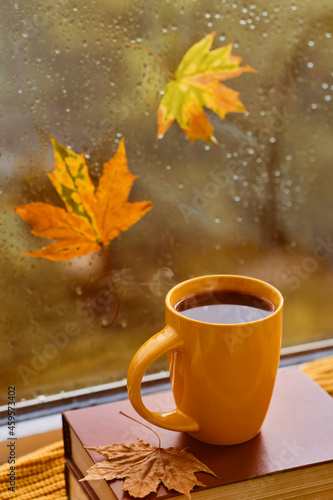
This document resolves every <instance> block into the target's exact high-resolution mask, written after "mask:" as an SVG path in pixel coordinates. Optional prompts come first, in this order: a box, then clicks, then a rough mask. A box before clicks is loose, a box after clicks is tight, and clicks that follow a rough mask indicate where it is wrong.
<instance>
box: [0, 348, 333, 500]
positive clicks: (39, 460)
mask: <svg viewBox="0 0 333 500" xmlns="http://www.w3.org/2000/svg"><path fill="white" fill-rule="evenodd" d="M302 369H303V370H304V371H305V372H306V373H307V374H308V375H309V376H310V377H311V378H312V379H313V380H315V381H316V382H317V383H318V384H319V385H320V386H321V387H323V389H325V390H326V391H327V392H328V393H329V394H331V396H333V356H330V357H328V358H324V359H319V360H317V361H312V362H311V363H307V364H306V365H303V366H302ZM64 464H65V458H64V446H63V442H62V441H59V442H57V443H54V444H52V445H49V446H45V447H44V448H40V449H39V450H37V451H35V452H33V453H30V454H29V455H25V456H24V457H22V458H20V459H18V460H17V462H16V488H15V493H13V492H12V491H9V490H8V486H9V484H8V472H9V470H8V467H9V466H8V464H4V465H1V466H0V498H1V500H12V499H13V498H15V500H66V499H67V496H66V488H65V476H64Z"/></svg>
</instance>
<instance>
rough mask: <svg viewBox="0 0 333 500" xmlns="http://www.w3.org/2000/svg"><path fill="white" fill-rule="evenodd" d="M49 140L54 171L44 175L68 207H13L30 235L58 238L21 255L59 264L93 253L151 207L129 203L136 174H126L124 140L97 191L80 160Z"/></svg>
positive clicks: (145, 203) (47, 205) (71, 152)
mask: <svg viewBox="0 0 333 500" xmlns="http://www.w3.org/2000/svg"><path fill="white" fill-rule="evenodd" d="M51 141H52V143H53V147H54V154H55V170H54V172H53V173H52V174H49V176H48V177H49V178H50V180H51V182H52V184H53V186H54V187H55V189H56V190H57V192H58V194H59V196H60V197H61V199H62V201H63V202H64V204H65V207H66V209H64V208H59V207H54V206H53V205H49V204H47V203H30V204H28V205H21V206H20V207H17V208H16V209H15V210H16V212H17V213H18V214H19V215H20V216H21V217H22V218H23V219H24V220H25V221H26V222H28V223H29V224H30V225H31V226H33V229H32V231H31V232H32V233H33V234H35V235H36V236H40V237H43V238H49V239H51V240H56V243H52V244H50V245H49V246H46V247H44V248H42V249H41V250H37V251H35V252H30V253H24V255H29V256H30V257H44V258H46V259H50V260H55V261H59V260H60V261H62V260H68V259H72V258H73V257H80V256H82V255H86V254H88V253H91V252H97V251H99V250H101V249H102V248H104V247H105V246H106V245H107V244H108V243H110V241H111V240H113V239H114V238H116V237H117V236H118V235H119V234H120V233H121V232H123V231H126V230H127V229H128V228H130V227H131V226H132V225H133V224H134V223H135V222H137V221H138V220H140V219H141V217H143V215H144V214H145V213H146V212H148V210H150V209H151V207H152V205H151V202H150V201H141V202H137V203H129V202H128V201H127V200H128V196H129V193H130V191H131V188H132V184H133V181H134V179H136V178H137V176H136V175H133V174H132V173H131V172H130V171H129V170H128V167H127V159H126V152H125V146H124V141H123V139H122V140H121V142H120V144H119V147H118V150H117V152H116V154H115V156H114V157H113V158H112V159H111V160H109V161H108V162H106V163H105V164H104V165H103V175H102V177H101V178H100V181H99V185H98V187H97V189H95V186H94V184H93V183H92V181H91V179H90V176H89V172H88V168H87V165H86V163H85V160H84V156H83V155H79V154H76V153H74V152H73V151H71V150H69V149H66V148H65V147H64V146H62V145H61V144H60V143H59V142H57V141H56V140H55V139H51Z"/></svg>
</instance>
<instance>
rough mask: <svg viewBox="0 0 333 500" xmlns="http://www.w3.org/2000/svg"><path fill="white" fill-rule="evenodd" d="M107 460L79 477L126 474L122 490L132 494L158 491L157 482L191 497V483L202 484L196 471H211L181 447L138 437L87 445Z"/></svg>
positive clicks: (147, 493)
mask: <svg viewBox="0 0 333 500" xmlns="http://www.w3.org/2000/svg"><path fill="white" fill-rule="evenodd" d="M87 449H88V450H92V451H97V452H98V453H100V454H101V455H103V456H104V457H106V460H103V461H102V462H97V463H96V464H94V465H92V466H91V467H90V468H89V469H88V471H87V475H86V476H85V478H84V479H81V481H94V480H97V479H106V480H109V481H111V480H112V479H123V478H125V482H124V487H123V490H125V491H128V493H129V494H130V495H131V496H133V497H135V498H143V497H145V496H146V495H149V493H151V492H154V491H157V487H158V485H159V484H160V482H163V484H164V485H165V486H166V487H167V488H168V489H169V490H176V491H178V492H179V493H183V494H185V495H186V496H187V497H188V498H191V495H190V491H191V490H192V489H193V488H194V486H205V485H204V484H203V483H202V482H201V481H198V479H197V478H196V476H195V474H194V473H195V472H200V471H202V472H207V473H208V474H213V475H214V476H216V475H215V474H214V472H212V471H211V470H210V469H209V468H208V467H207V466H206V465H205V464H203V463H202V462H200V460H198V459H197V458H195V457H194V455H192V453H189V452H187V451H186V450H185V449H184V448H161V447H157V446H152V445H151V444H148V443H145V442H144V441H142V440H141V439H138V442H137V443H116V444H113V445H109V446H94V447H87Z"/></svg>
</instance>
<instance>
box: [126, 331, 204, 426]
mask: <svg viewBox="0 0 333 500" xmlns="http://www.w3.org/2000/svg"><path fill="white" fill-rule="evenodd" d="M184 347H185V342H184V340H183V339H182V338H181V337H180V336H179V335H178V334H177V332H176V331H175V330H174V329H173V328H172V327H171V326H166V327H165V328H163V330H161V331H160V332H159V333H156V335H154V336H153V337H151V338H150V339H149V340H147V342H146V343H145V344H143V345H142V346H141V347H140V349H139V350H138V351H137V353H136V354H135V355H134V358H133V359H132V361H131V364H130V367H129V370H128V374H127V391H128V397H129V399H130V401H131V403H132V406H133V407H134V409H135V410H136V411H137V413H138V414H139V415H140V416H141V417H143V418H144V419H145V420H147V421H148V422H150V423H151V424H154V425H157V426H158V427H162V428H164V429H169V430H172V431H184V432H196V431H198V430H199V425H198V424H197V422H195V420H194V419H193V418H191V417H189V416H188V415H186V414H185V413H183V412H182V411H181V410H180V409H179V408H176V409H175V410H172V411H168V412H156V411H150V410H148V408H147V407H146V406H145V405H144V404H143V401H142V397H141V382H142V377H143V375H144V374H145V372H146V370H147V368H148V367H149V366H150V365H151V364H152V363H153V361H155V360H156V359H157V358H159V357H160V356H162V355H163V354H166V353H167V352H169V351H173V350H176V349H183V348H184Z"/></svg>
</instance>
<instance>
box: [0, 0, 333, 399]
mask: <svg viewBox="0 0 333 500" xmlns="http://www.w3.org/2000/svg"><path fill="white" fill-rule="evenodd" d="M328 4H329V2H327V1H325V0H319V1H318V2H316V7H315V9H313V2H311V1H310V0H302V1H301V0H297V1H296V0H295V1H289V0H282V1H280V2H278V3H274V2H273V3H267V2H266V1H264V0H259V1H256V2H255V3H251V2H245V1H238V0H230V1H229V0H222V1H219V2H215V1H209V0H208V1H207V0H206V1H201V0H179V1H175V2H173V1H170V0H163V1H161V0H151V1H146V0H137V1H136V2H132V1H128V0H123V1H122V2H118V1H115V0H108V1H107V2H106V1H104V0H94V1H89V2H88V1H81V2H76V1H73V0H58V1H52V2H51V1H49V0H47V1H40V0H38V1H32V0H25V1H24V2H23V1H19V0H18V1H17V2H15V1H9V0H5V1H3V2H2V7H1V19H0V23H1V24H0V43H1V64H0V88H1V92H0V99H1V116H0V122H1V123H0V155H1V157H0V162H1V168H0V193H1V194H0V200H1V205H0V224H1V231H0V240H1V244H0V255H1V258H0V270H1V289H0V308H1V315H0V325H1V328H0V341H1V347H2V349H1V355H0V356H1V372H2V374H1V377H0V380H1V386H2V387H1V390H2V394H5V391H6V389H7V386H8V385H11V386H13V385H15V386H16V387H17V396H18V399H22V398H26V399H27V398H33V397H36V396H38V395H41V394H54V393H58V392H61V391H68V390H73V389H80V388H83V387H88V386H92V385H97V384H102V383H107V382H111V381H116V380H120V379H123V378H124V377H126V373H127V369H128V365H129V362H130V360H131V358H132V356H133V355H134V353H135V351H136V350H137V348H138V347H139V346H140V345H141V344H142V343H143V342H144V341H145V340H146V339H148V338H149V337H150V336H151V335H152V334H154V333H156V332H157V331H158V330H159V329H161V328H162V326H163V324H164V296H165V294H166V292H167V291H168V290H169V289H170V288H171V287H172V286H173V285H174V284H176V283H177V282H180V281H183V280H185V279H188V278H190V277H194V276H198V275H203V274H210V273H211V274H213V273H219V274H223V273H227V274H241V275H247V276H253V277H257V278H260V279H263V280H265V281H268V282H270V283H272V284H273V285H275V286H276V287H277V288H279V289H280V290H281V292H282V293H283V295H284V297H285V316H284V334H283V346H292V345H298V344H301V343H307V342H312V341H316V340H323V339H327V338H331V337H332V325H333V310H332V291H333V267H332V264H333V233H332V231H333V229H332V228H333V212H332V185H333V169H332V160H331V158H332V95H333V93H332V89H333V79H332V75H333V74H332V64H331V62H332V21H333V19H332V9H331V8H330V7H329V6H328ZM213 32H215V37H214V40H213V44H212V49H217V48H219V47H222V46H226V45H228V44H231V43H232V44H233V45H232V54H233V55H234V56H236V57H240V58H242V65H244V66H246V65H248V66H251V67H252V68H254V69H255V72H250V71H249V72H243V73H242V74H240V75H239V76H237V77H235V78H230V79H227V80H225V81H224V82H223V84H225V85H226V86H227V87H228V88H231V89H233V90H234V91H236V92H239V97H240V100H241V102H242V104H243V105H244V107H245V108H246V112H242V113H235V112H230V113H227V114H226V116H225V119H222V118H221V117H220V116H218V115H217V114H216V113H214V112H213V111H211V110H208V109H205V113H206V116H207V117H208V119H209V121H210V123H211V125H212V127H213V128H214V137H215V138H216V141H218V143H219V146H217V145H215V144H213V143H210V142H207V141H204V140H200V139H199V140H195V141H194V142H193V144H191V141H190V140H189V138H188V137H187V135H186V133H185V132H184V131H183V130H182V129H181V128H180V127H179V125H178V124H177V123H175V122H174V123H172V125H171V126H170V127H169V129H168V130H167V131H166V132H165V134H164V136H163V138H160V139H157V110H158V107H159V104H160V102H161V99H162V97H163V93H164V89H165V86H166V84H167V83H168V82H169V81H170V76H169V74H168V72H169V73H171V75H173V74H174V73H175V71H176V69H177V66H178V65H179V63H180V61H181V59H182V58H183V56H184V54H185V53H186V52H187V51H188V50H189V48H190V47H191V46H192V45H193V44H194V43H197V42H198V41H200V40H201V39H203V37H205V36H207V35H209V34H210V33H213ZM137 46H141V47H144V48H145V49H147V50H140V48H138V47H137ZM153 53H154V54H155V55H154V54H153ZM157 56H158V57H157ZM161 60H162V61H163V63H162V61H161ZM166 68H168V71H167V70H166ZM50 137H53V138H55V139H56V140H57V141H59V143H60V144H62V145H63V146H65V147H66V148H68V149H70V150H72V151H74V152H76V153H80V154H83V155H84V159H85V161H86V164H87V166H88V170H89V175H90V178H91V180H92V183H93V184H94V186H95V187H97V186H98V183H99V181H100V179H101V177H102V174H103V164H104V163H105V162H107V161H108V160H109V159H111V158H112V157H113V156H114V155H115V153H116V151H117V148H118V146H119V144H120V143H121V139H122V138H123V139H124V143H125V148H126V154H127V161H128V168H129V170H130V172H132V173H133V174H134V175H136V176H137V178H136V179H135V181H134V183H133V187H132V189H131V191H130V194H129V202H131V203H136V202H141V201H145V200H147V201H151V203H152V209H151V210H149V211H148V212H147V213H146V214H145V215H144V216H143V217H142V218H141V219H140V220H138V221H137V222H136V223H135V224H134V225H132V226H131V227H130V228H129V229H128V230H127V231H123V232H121V233H120V234H119V236H117V237H116V238H115V239H113V240H112V241H111V242H110V244H109V245H108V246H107V248H106V249H107V253H108V258H109V261H108V262H107V260H106V259H105V255H103V252H95V253H90V254H87V255H85V256H82V257H79V258H72V259H69V260H67V261H57V262H56V261H51V260H47V259H43V258H33V257H29V256H27V255H24V254H23V253H24V252H25V253H29V252H33V251H37V250H39V249H40V248H42V247H44V246H46V245H48V244H49V243H50V240H47V239H45V238H40V237H38V236H35V235H33V234H31V232H30V231H31V229H32V228H31V227H30V226H29V224H27V223H26V222H24V220H22V218H21V217H20V216H19V215H18V213H16V212H15V208H16V207H18V206H21V205H26V204H31V203H36V202H42V203H47V204H51V205H53V206H55V207H62V208H64V204H63V201H62V200H61V198H60V197H59V194H58V193H57V191H56V190H55V188H54V187H53V185H52V183H51V181H50V179H49V177H48V174H50V173H52V172H53V171H54V154H53V148H52V143H51V141H50ZM22 252H23V253H22ZM118 309H119V310H118ZM115 312H116V314H115ZM113 315H115V316H116V317H115V318H114V321H113V323H112V325H111V326H109V327H108V328H105V326H106V325H107V323H108V322H112V321H111V320H112V318H113ZM165 368H166V364H165V360H161V361H160V362H159V363H157V364H156V365H154V368H153V369H154V370H156V371H158V370H162V369H165Z"/></svg>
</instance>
